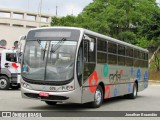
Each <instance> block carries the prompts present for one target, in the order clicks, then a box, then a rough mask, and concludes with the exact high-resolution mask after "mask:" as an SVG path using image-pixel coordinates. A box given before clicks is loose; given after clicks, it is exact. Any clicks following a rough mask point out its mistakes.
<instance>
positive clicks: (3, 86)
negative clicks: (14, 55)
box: [0, 76, 10, 90]
mask: <svg viewBox="0 0 160 120" xmlns="http://www.w3.org/2000/svg"><path fill="white" fill-rule="evenodd" d="M9 87H10V82H9V80H8V78H7V77H6V76H1V77H0V90H8V89H9Z"/></svg>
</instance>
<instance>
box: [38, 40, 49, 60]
mask: <svg viewBox="0 0 160 120" xmlns="http://www.w3.org/2000/svg"><path fill="white" fill-rule="evenodd" d="M37 42H38V44H39V45H40V47H41V49H42V50H43V52H44V53H43V60H44V57H45V54H46V48H47V42H46V44H45V47H44V48H43V46H42V45H41V41H40V40H39V39H37Z"/></svg>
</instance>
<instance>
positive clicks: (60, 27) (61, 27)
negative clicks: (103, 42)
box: [31, 26, 148, 52]
mask: <svg viewBox="0 0 160 120" xmlns="http://www.w3.org/2000/svg"><path fill="white" fill-rule="evenodd" d="M53 28H55V29H75V30H80V31H81V32H83V33H86V34H90V35H93V36H97V37H99V38H102V39H107V40H108V41H112V42H116V43H119V44H122V45H125V46H128V47H132V48H135V49H139V50H142V51H145V52H148V50H147V49H144V48H141V47H138V46H135V45H132V44H129V43H127V42H124V41H120V40H118V39H115V38H112V37H109V36H106V35H103V34H100V33H97V32H93V31H91V30H87V29H84V28H78V27H64V26H54V27H43V28H34V29H31V30H38V29H53Z"/></svg>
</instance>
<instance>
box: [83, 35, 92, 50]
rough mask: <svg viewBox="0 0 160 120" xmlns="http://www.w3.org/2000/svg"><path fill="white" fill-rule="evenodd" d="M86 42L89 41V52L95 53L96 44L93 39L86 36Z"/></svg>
mask: <svg viewBox="0 0 160 120" xmlns="http://www.w3.org/2000/svg"><path fill="white" fill-rule="evenodd" d="M84 40H86V41H89V52H93V51H94V42H93V41H92V38H90V37H89V36H87V35H84Z"/></svg>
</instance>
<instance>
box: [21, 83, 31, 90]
mask: <svg viewBox="0 0 160 120" xmlns="http://www.w3.org/2000/svg"><path fill="white" fill-rule="evenodd" d="M22 86H23V87H24V88H27V89H31V86H30V85H29V84H28V83H22Z"/></svg>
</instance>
